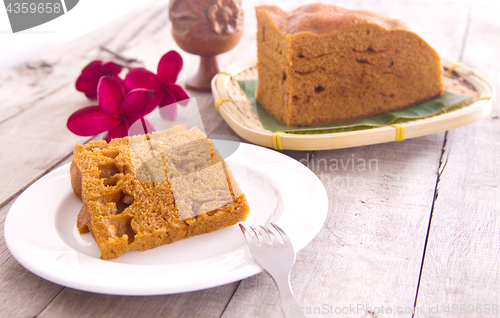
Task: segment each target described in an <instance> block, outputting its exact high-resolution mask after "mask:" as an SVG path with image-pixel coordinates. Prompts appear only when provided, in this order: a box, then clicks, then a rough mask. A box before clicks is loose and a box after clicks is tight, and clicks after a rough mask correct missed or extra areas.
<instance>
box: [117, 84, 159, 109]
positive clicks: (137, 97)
mask: <svg viewBox="0 0 500 318" xmlns="http://www.w3.org/2000/svg"><path fill="white" fill-rule="evenodd" d="M153 96H154V91H152V90H147V89H144V88H138V89H133V90H131V91H130V92H129V93H128V94H127V95H126V96H125V99H124V100H123V104H122V106H121V114H122V115H129V114H139V115H146V114H145V111H146V110H148V109H149V105H150V104H151V101H152V100H153Z"/></svg>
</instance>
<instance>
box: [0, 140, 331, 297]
mask: <svg viewBox="0 0 500 318" xmlns="http://www.w3.org/2000/svg"><path fill="white" fill-rule="evenodd" d="M226 162H227V163H228V164H229V166H230V168H231V170H232V171H233V173H234V175H235V178H236V180H237V181H238V183H239V185H240V188H241V189H242V190H243V192H244V193H245V194H246V196H247V200H248V203H249V205H250V213H249V215H248V217H247V220H246V221H245V222H244V223H243V224H245V225H251V226H259V225H263V224H266V223H267V222H269V221H270V220H271V219H272V220H273V222H275V223H277V224H278V225H279V226H280V227H282V228H283V229H284V230H285V232H287V233H288V235H289V236H290V239H291V240H292V243H293V245H294V248H295V250H296V251H298V250H300V249H302V248H303V247H304V246H306V245H307V244H308V243H309V242H310V241H311V240H312V239H313V238H314V237H315V236H316V234H317V233H318V232H319V230H320V229H321V227H322V226H323V223H324V222H325V219H326V214H327V212H328V197H327V194H326V190H325V188H324V187H323V184H322V183H321V182H320V181H319V179H318V178H317V177H316V175H314V174H313V173H312V172H311V171H310V170H309V169H308V168H306V167H305V166H304V165H302V164H301V163H299V162H298V161H296V160H294V159H292V158H289V157H287V156H285V155H283V154H280V153H278V152H276V151H272V150H270V149H266V148H261V147H258V146H253V145H249V144H243V143H242V144H240V146H239V148H238V149H237V150H236V152H234V153H233V154H232V155H230V156H229V157H228V158H227V159H226ZM278 194H279V195H280V196H281V198H282V203H283V204H282V206H283V210H282V213H279V210H280V209H279V206H280V205H281V204H280V203H279V201H278V199H277V195H278ZM81 206H82V202H81V201H80V199H78V198H77V197H76V195H75V194H74V193H73V190H72V188H71V184H70V175H69V164H68V165H65V166H63V167H61V168H59V169H56V170H54V171H52V172H51V173H49V174H47V175H46V176H44V177H43V178H41V179H40V180H38V181H37V182H35V183H34V184H33V185H31V186H30V187H29V188H28V189H27V190H26V191H24V193H22V194H21V196H20V197H19V198H18V199H17V201H16V202H15V203H14V205H13V206H12V207H11V209H10V211H9V213H8V215H7V218H6V221H5V231H4V233H5V234H4V235H5V242H6V245H7V247H8V248H9V251H10V252H11V253H12V255H13V256H14V258H15V259H16V260H17V261H18V262H19V263H20V264H21V265H23V266H24V267H26V268H27V269H28V270H30V271H31V272H33V273H34V274H36V275H38V276H40V277H42V278H45V279H47V280H49V281H52V282H54V283H57V284H61V285H64V286H67V287H71V288H75V289H80V290H84V291H90V292H97V293H104V294H115V295H159V294H171V293H181V292H189V291H195V290H200V289H205V288H210V287H215V286H219V285H223V284H227V283H231V282H234V281H237V280H241V279H244V278H247V277H249V276H252V275H255V274H257V273H260V272H261V271H262V270H261V268H260V267H259V266H258V265H257V264H256V263H255V261H254V260H253V259H252V257H251V256H250V253H249V252H248V248H247V246H246V243H245V240H244V237H243V234H242V233H241V231H240V229H239V227H238V226H232V227H229V228H225V229H223V230H220V231H217V232H213V233H209V234H203V235H199V236H195V237H191V238H189V239H186V240H182V241H178V242H175V243H173V244H168V245H164V246H160V247H157V248H155V249H152V250H148V251H144V252H141V251H132V252H128V253H126V254H125V255H122V256H120V257H118V258H117V259H114V260H108V261H103V260H101V259H100V258H99V255H100V252H99V249H98V247H97V245H96V244H95V242H94V240H93V238H92V237H91V236H90V234H84V235H80V234H78V231H77V229H76V225H75V223H76V216H77V214H78V211H79V210H80V208H81ZM277 206H278V208H277ZM275 210H276V212H275ZM273 213H274V214H273Z"/></svg>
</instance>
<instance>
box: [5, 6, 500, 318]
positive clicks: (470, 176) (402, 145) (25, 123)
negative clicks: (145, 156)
mask: <svg viewBox="0 0 500 318" xmlns="http://www.w3.org/2000/svg"><path fill="white" fill-rule="evenodd" d="M243 2H244V9H245V11H246V17H245V18H246V21H245V28H246V29H245V34H244V36H243V38H242V40H241V42H240V43H239V44H238V46H237V47H236V48H235V49H233V50H232V51H230V52H228V53H226V54H224V55H222V61H223V63H225V64H226V65H227V64H231V63H234V62H238V61H241V60H245V59H249V58H252V57H254V56H255V51H256V50H255V45H256V41H255V32H256V22H255V18H254V13H253V8H252V7H253V6H254V5H257V4H263V3H264V2H266V3H275V4H279V5H281V6H282V7H283V8H285V9H292V8H294V7H296V6H298V5H301V4H304V3H307V2H309V1H301V0H294V1H287V2H286V4H285V3H284V2H283V3H280V2H279V1H277V0H273V1H263V0H258V1H250V0H244V1H243ZM325 2H326V1H325ZM330 2H331V3H335V4H339V5H342V6H345V7H350V8H363V9H370V10H376V11H379V12H382V13H385V14H387V15H389V16H392V17H395V18H400V19H404V20H407V21H409V22H411V23H413V24H414V25H416V26H417V27H418V28H420V29H421V30H422V31H423V33H424V34H426V35H427V36H428V38H429V39H430V41H431V43H432V44H433V45H434V46H435V47H436V48H437V50H438V52H439V53H440V54H441V55H442V56H446V57H448V58H450V59H453V60H456V61H459V62H462V63H464V64H465V65H467V66H469V67H471V68H472V69H474V70H476V71H477V72H479V73H480V74H482V75H484V76H485V77H486V78H488V79H489V80H490V81H491V82H493V83H494V85H495V86H496V88H497V89H498V88H499V79H500V62H499V61H500V37H499V34H500V9H499V7H498V6H497V7H495V6H492V5H487V4H479V3H478V4H476V3H474V4H469V3H464V2H430V1H429V2H422V1H409V2H402V1H381V0H379V1H330ZM100 45H106V46H107V47H109V48H111V49H113V50H115V51H117V52H120V53H123V54H124V55H127V56H130V57H138V58H140V59H142V60H143V61H145V63H146V67H147V68H148V69H151V70H155V69H156V64H157V61H158V60H159V58H160V56H161V55H163V54H164V53H165V52H167V51H168V50H171V49H175V50H177V51H178V52H181V54H182V55H183V58H184V61H185V64H184V65H185V67H184V69H183V71H182V73H181V75H180V80H179V81H180V83H183V82H184V81H185V79H186V77H187V76H189V75H191V74H193V72H194V70H195V69H196V67H197V57H195V56H193V55H190V54H186V53H184V52H182V51H181V50H180V49H179V48H178V47H177V45H176V44H175V42H174V41H173V39H172V36H171V33H170V24H169V21H168V3H166V2H152V3H149V4H148V5H147V6H145V7H142V8H140V9H138V10H136V11H134V12H131V13H129V14H128V15H126V16H124V17H122V18H120V19H119V20H116V21H114V22H113V23H111V24H109V25H107V26H105V27H103V28H101V29H100V30H97V31H95V32H92V33H90V34H88V35H86V36H84V37H82V38H80V39H77V40H75V41H73V42H71V43H68V44H66V45H64V46H62V47H59V48H57V49H54V50H52V51H50V52H48V53H46V54H43V55H40V56H39V57H38V58H36V59H33V60H30V61H27V62H26V63H24V64H21V65H18V66H17V67H14V68H12V69H10V70H7V71H4V72H1V73H0V89H1V95H0V134H1V136H2V138H1V139H0V149H2V151H1V153H2V155H1V156H0V175H1V180H0V202H1V203H0V216H1V217H0V316H1V317H69V316H71V317H94V316H95V317H138V316H143V317H220V316H222V317H280V315H281V312H280V305H279V304H280V301H279V297H278V292H277V289H276V288H275V286H274V284H273V282H272V280H271V279H270V277H269V276H268V275H267V274H265V273H262V274H259V275H256V276H254V277H251V278H248V279H245V280H242V281H237V282H234V283H231V284H227V285H224V286H220V287H216V288H212V289H208V290H201V291H195V292H191V293H184V294H174V295H163V296H149V297H124V296H110V295H103V294H93V293H88V292H82V291H78V290H74V289H70V288H66V287H64V286H60V285H57V284H54V283H51V282H49V281H46V280H44V279H42V278H39V277H38V276H36V275H34V274H32V273H31V272H29V271H27V270H26V269H25V268H24V267H22V266H21V265H20V264H19V263H18V262H17V261H16V260H15V259H14V258H13V257H12V256H11V254H10V253H9V251H8V250H7V248H6V246H5V243H4V239H3V224H4V220H5V217H6V215H7V213H8V211H9V208H10V207H11V206H12V204H13V202H14V201H15V200H16V198H17V197H18V196H19V194H20V193H21V192H22V191H23V190H25V189H26V188H27V187H28V186H30V185H31V184H32V183H33V182H35V181H36V180H37V179H39V178H40V177H42V176H43V175H45V174H47V173H48V172H50V171H52V170H53V169H54V168H56V167H58V166H60V165H62V164H65V163H67V162H69V161H70V160H71V156H72V150H73V147H74V146H75V144H76V143H77V142H78V143H85V142H87V141H88V140H90V138H87V137H79V136H76V135H74V134H72V133H71V132H69V131H68V130H67V128H66V120H67V118H68V116H69V115H70V114H71V113H73V112H74V111H75V110H77V109H79V108H82V107H84V106H88V105H91V102H89V101H88V100H87V99H86V98H85V97H84V96H83V94H81V93H79V92H77V91H76V90H75V89H74V82H75V80H76V78H77V76H78V74H79V72H80V71H81V69H82V68H83V67H84V66H85V65H86V64H87V63H89V62H90V61H91V60H94V59H97V58H108V57H109V56H108V55H107V54H106V53H104V52H101V51H99V49H98V47H99V46H100ZM192 95H193V96H194V97H196V99H197V102H198V105H200V106H201V110H202V116H203V119H204V121H205V123H206V124H205V128H206V131H207V133H208V134H209V135H212V134H213V135H234V133H233V132H232V130H231V129H230V128H229V127H228V126H227V124H226V123H225V122H224V121H223V120H222V118H221V117H220V115H218V114H217V113H216V112H215V110H214V107H213V103H214V101H213V98H212V95H211V94H209V93H197V92H192ZM499 114H500V110H499V109H498V107H497V108H496V109H494V111H493V113H492V114H491V115H490V116H488V117H487V118H485V119H483V120H480V121H479V122H476V123H474V124H471V125H468V126H465V127H462V128H458V129H454V130H452V131H448V132H443V133H439V134H434V135H430V136H426V137H421V138H415V139H409V140H404V141H401V142H393V143H387V144H380V145H373V146H365V147H358V148H351V149H342V150H330V151H310V152H299V151H283V153H285V154H286V155H288V156H290V157H292V158H295V159H297V160H301V162H302V163H304V164H307V165H308V167H309V168H310V169H311V170H312V171H313V172H314V173H315V174H316V175H318V177H319V178H320V179H321V180H322V181H323V183H324V185H325V187H326V190H327V193H328V198H329V211H328V217H327V220H326V223H325V225H324V227H323V228H322V230H321V231H320V233H319V234H318V235H317V237H316V238H315V239H314V240H313V241H312V242H311V243H310V244H309V245H308V246H307V247H305V248H304V249H303V250H301V251H300V252H299V253H298V254H297V261H296V264H295V267H294V270H293V273H292V277H291V281H292V285H293V288H294V291H295V294H296V295H297V296H298V299H299V301H300V303H301V304H302V306H303V307H304V309H305V310H308V309H309V310H311V312H313V313H314V314H311V316H321V317H322V316H345V317H348V316H349V317H365V316H368V317H382V316H393V315H394V313H397V312H398V311H399V312H402V313H403V314H402V315H400V316H403V317H409V316H411V314H410V312H411V308H414V307H415V308H416V314H415V316H417V317H442V316H450V317H459V316H460V317H498V316H499V315H500V313H499V310H500V308H498V307H499V306H500V270H499V268H500V217H499V215H500V213H499V212H500V203H499V202H500V174H499V169H498V163H499V158H500V138H499V137H500V121H499V119H498V118H499ZM323 159H325V160H326V161H327V162H331V161H332V160H338V161H340V160H343V161H344V162H347V160H350V159H354V160H358V159H364V160H366V161H368V160H376V162H377V166H376V167H375V166H373V167H372V169H366V170H362V169H357V168H354V169H347V170H342V169H339V170H338V171H336V170H335V169H333V170H332V169H329V168H327V169H325V166H324V165H323V166H322V165H318V164H317V163H319V162H321V160H323ZM315 163H316V164H315ZM337 177H340V179H337V180H344V181H345V182H343V183H338V182H337V183H332V182H330V181H329V180H332V179H334V178H337ZM349 178H351V180H352V179H354V178H361V179H358V180H363V182H362V183H360V182H358V183H357V184H353V183H351V184H349V183H348V182H347V181H348V179H349ZM26 222H29V220H27V221H26ZM315 307H316V308H315ZM367 307H370V308H368V311H367V310H366V309H367ZM436 307H437V308H436ZM389 308H390V311H391V312H392V314H388V311H389ZM461 308H462V309H461ZM486 308H489V313H487V311H488V310H486ZM495 308H496V310H497V311H495ZM464 309H465V313H462V314H460V311H461V310H462V312H463V311H464ZM436 310H438V313H437V314H436ZM446 310H447V311H448V312H447V311H446ZM382 311H383V312H382ZM335 312H337V313H339V312H343V313H340V314H338V315H335ZM453 313H455V314H453Z"/></svg>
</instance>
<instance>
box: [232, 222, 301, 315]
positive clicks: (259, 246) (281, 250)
mask: <svg viewBox="0 0 500 318" xmlns="http://www.w3.org/2000/svg"><path fill="white" fill-rule="evenodd" d="M239 226H240V228H241V231H242V232H243V234H244V235H245V239H246V241H247V244H248V248H249V249H250V253H252V256H253V258H254V259H255V260H256V261H257V263H259V265H260V266H262V268H263V269H264V270H265V271H266V272H267V273H268V274H269V275H270V276H271V277H272V279H273V280H274V282H275V283H276V286H278V290H279V293H280V295H281V310H282V311H283V314H284V315H285V317H287V318H288V317H306V316H305V315H304V314H300V313H299V312H300V310H299V307H300V305H299V303H298V302H297V300H296V299H295V296H294V295H293V292H292V287H291V285H290V272H291V271H292V267H293V263H294V262H295V252H294V250H293V246H292V243H291V242H290V238H289V237H288V235H286V233H285V232H284V231H283V230H282V229H281V228H280V227H279V226H277V225H276V224H274V223H271V226H272V227H273V228H274V230H275V231H272V230H271V229H266V228H264V227H262V226H261V227H260V228H261V229H260V230H257V229H256V228H254V227H251V226H250V229H251V231H252V232H253V235H252V234H250V231H249V230H247V229H246V228H245V227H244V226H243V225H241V224H239ZM274 232H276V233H277V235H276V234H275V233H274ZM292 309H294V310H293V311H294V313H293V314H292Z"/></svg>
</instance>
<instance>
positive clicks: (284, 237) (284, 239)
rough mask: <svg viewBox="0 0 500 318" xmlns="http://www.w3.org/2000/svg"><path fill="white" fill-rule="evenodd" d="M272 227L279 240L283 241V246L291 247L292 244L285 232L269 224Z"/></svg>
mask: <svg viewBox="0 0 500 318" xmlns="http://www.w3.org/2000/svg"><path fill="white" fill-rule="evenodd" d="M271 225H272V227H274V229H275V230H276V231H277V232H278V233H279V234H280V236H281V238H282V239H283V242H284V243H285V245H292V242H291V241H290V238H289V237H288V235H287V234H286V233H285V231H283V230H282V229H281V228H280V227H279V226H277V225H276V224H274V223H271Z"/></svg>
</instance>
